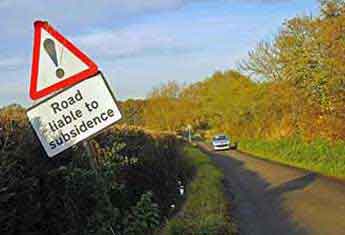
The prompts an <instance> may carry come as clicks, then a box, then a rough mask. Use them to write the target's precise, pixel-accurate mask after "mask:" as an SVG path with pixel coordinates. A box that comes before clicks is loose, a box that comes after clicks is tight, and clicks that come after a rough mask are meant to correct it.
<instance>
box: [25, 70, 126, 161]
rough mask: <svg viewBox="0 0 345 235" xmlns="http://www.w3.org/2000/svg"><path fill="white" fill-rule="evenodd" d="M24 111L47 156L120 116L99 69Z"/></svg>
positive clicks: (57, 152)
mask: <svg viewBox="0 0 345 235" xmlns="http://www.w3.org/2000/svg"><path fill="white" fill-rule="evenodd" d="M27 115H28V117H29V120H30V123H31V125H32V127H33V128H34V130H35V132H36V134H37V136H38V138H39V140H40V142H41V143H42V145H43V147H44V149H45V151H46V152H47V154H48V156H49V157H54V156H55V155H57V154H59V153H61V152H62V151H64V150H66V149H68V148H70V147H72V146H73V145H75V144H77V143H79V142H80V141H82V140H84V139H86V138H88V137H90V136H92V135H94V134H96V133H97V132H99V131H101V130H103V129H104V128H106V127H108V126H110V125H112V124H114V123H115V122H116V121H118V120H120V119H121V113H120V111H119V109H118V107H117V105H116V102H115V98H114V96H113V94H112V92H111V90H110V88H109V86H108V84H107V83H106V81H105V79H104V77H103V76H102V74H101V73H99V74H97V75H96V76H94V77H91V78H88V79H86V80H84V81H82V82H79V83H77V84H76V85H74V86H72V87H70V88H67V89H66V90H64V91H62V92H60V93H58V94H56V95H54V96H52V97H50V98H48V99H46V100H44V101H42V102H41V103H39V104H37V105H35V106H33V107H31V108H30V109H29V110H28V112H27Z"/></svg>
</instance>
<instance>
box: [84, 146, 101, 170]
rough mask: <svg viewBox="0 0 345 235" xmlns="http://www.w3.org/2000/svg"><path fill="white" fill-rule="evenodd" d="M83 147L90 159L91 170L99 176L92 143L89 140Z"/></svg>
mask: <svg viewBox="0 0 345 235" xmlns="http://www.w3.org/2000/svg"><path fill="white" fill-rule="evenodd" d="M83 146H84V148H85V150H86V155H87V157H88V159H89V164H90V166H91V168H92V169H93V170H94V171H95V173H96V174H98V171H97V164H96V162H95V159H94V156H93V151H92V146H90V143H89V142H88V141H87V140H84V141H83Z"/></svg>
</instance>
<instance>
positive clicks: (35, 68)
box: [30, 21, 98, 100]
mask: <svg viewBox="0 0 345 235" xmlns="http://www.w3.org/2000/svg"><path fill="white" fill-rule="evenodd" d="M34 29H35V34H34V45H33V58H32V68H31V83H30V97H31V99H33V100H37V99H39V98H42V97H44V96H47V95H49V94H51V93H53V92H54V91H57V90H59V89H63V88H66V87H69V86H72V85H73V84H75V83H77V82H79V81H81V80H84V79H86V78H88V77H90V76H93V75H95V74H96V73H97V72H98V67H97V65H96V64H95V63H94V62H93V61H92V60H91V59H90V58H89V57H88V56H87V55H86V54H84V53H83V52H82V51H80V50H79V49H78V48H77V47H76V46H74V45H73V44H72V43H71V42H70V41H68V40H67V39H66V38H65V37H64V36H62V35H61V34H60V33H59V32H57V31H56V30H55V29H54V28H53V27H52V26H50V25H49V24H48V22H45V21H36V22H35V23H34ZM42 29H45V30H46V31H47V32H48V33H49V34H50V35H52V36H53V37H54V38H55V39H56V40H58V41H59V42H60V43H61V44H62V45H64V46H65V47H66V48H67V49H69V50H70V51H71V52H72V53H73V54H74V55H75V56H77V57H78V58H79V59H80V60H81V61H83V62H84V63H85V64H86V65H87V66H88V69H86V70H84V71H82V72H80V73H77V74H75V75H73V76H70V77H68V78H66V79H64V80H63V81H61V82H58V83H55V84H53V85H51V86H49V87H46V88H44V89H42V90H40V91H37V79H38V72H39V59H40V44H41V32H42Z"/></svg>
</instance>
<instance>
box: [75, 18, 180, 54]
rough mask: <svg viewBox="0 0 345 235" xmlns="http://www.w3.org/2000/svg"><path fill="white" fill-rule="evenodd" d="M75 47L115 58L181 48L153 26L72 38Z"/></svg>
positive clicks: (162, 29)
mask: <svg viewBox="0 0 345 235" xmlns="http://www.w3.org/2000/svg"><path fill="white" fill-rule="evenodd" d="M73 41H75V42H76V44H77V45H80V47H81V48H83V49H85V50H86V51H88V52H89V53H91V54H92V55H95V56H101V57H103V58H117V57H127V56H137V55H143V54H145V53H150V52H151V53H152V52H155V51H159V52H160V53H164V51H166V50H175V49H180V48H182V47H183V45H182V43H181V42H179V41H178V40H177V39H176V38H175V37H174V36H173V35H172V34H171V33H169V32H167V31H166V30H164V28H162V27H156V26H153V25H145V24H143V25H131V26H128V27H126V28H123V29H120V30H113V31H111V30H108V31H101V32H95V33H90V34H87V35H83V36H79V37H76V38H74V40H73Z"/></svg>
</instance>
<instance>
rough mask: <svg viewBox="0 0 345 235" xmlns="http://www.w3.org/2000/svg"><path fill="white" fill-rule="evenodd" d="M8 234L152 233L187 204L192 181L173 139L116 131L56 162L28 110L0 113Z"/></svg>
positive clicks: (0, 213) (1, 187) (2, 201)
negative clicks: (184, 189) (186, 186)
mask: <svg viewBox="0 0 345 235" xmlns="http://www.w3.org/2000/svg"><path fill="white" fill-rule="evenodd" d="M0 128H1V132H0V224H1V226H0V234H6V235H21V234H35V235H39V234H42V235H43V234H44V235H46V234H51V235H55V234H56V235H58V234H59V235H89V234H95V235H108V234H109V235H113V234H119V235H131V234H136V235H147V234H151V233H153V230H154V229H155V228H156V227H158V226H159V224H160V223H161V221H163V220H164V218H165V217H166V216H168V215H169V214H170V213H172V210H171V208H170V206H171V204H173V203H176V202H178V201H180V200H181V199H182V197H181V195H180V194H179V193H178V190H179V187H180V182H184V183H186V182H187V181H188V179H189V178H190V176H191V173H190V172H191V169H189V168H188V167H187V166H188V164H187V163H186V160H185V159H184V158H183V157H182V155H181V154H180V151H179V149H180V142H179V141H178V140H177V139H176V138H175V136H174V135H171V134H160V133H150V132H147V131H145V130H142V129H133V128H129V127H122V128H112V129H111V130H109V131H106V132H104V133H103V134H101V135H99V136H98V137H96V138H95V139H94V140H92V141H91V142H92V143H93V144H94V146H95V151H94V157H95V160H96V162H97V164H96V165H97V172H96V171H95V170H94V169H93V168H91V167H90V165H89V161H88V159H87V157H86V155H85V152H86V151H85V149H84V148H83V147H82V146H80V145H77V146H75V147H74V148H72V149H70V150H68V151H65V152H64V153H62V154H61V155H59V156H58V157H56V158H54V159H48V158H47V157H46V156H45V153H44V151H43V149H42V148H41V146H40V144H39V143H38V141H37V139H36V137H35V135H34V134H33V131H32V130H31V128H30V126H29V125H28V122H27V120H26V117H25V110H24V109H21V108H20V107H17V106H15V107H10V108H9V109H3V110H0Z"/></svg>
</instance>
